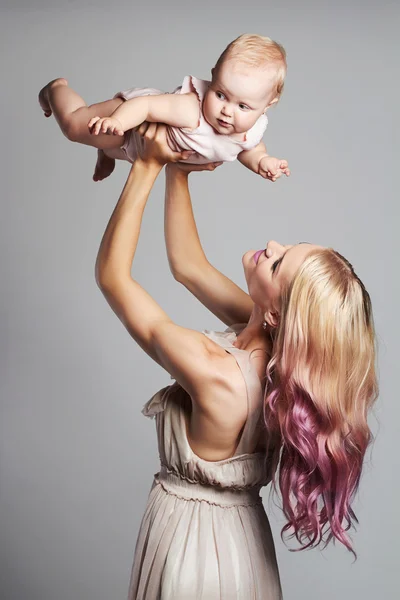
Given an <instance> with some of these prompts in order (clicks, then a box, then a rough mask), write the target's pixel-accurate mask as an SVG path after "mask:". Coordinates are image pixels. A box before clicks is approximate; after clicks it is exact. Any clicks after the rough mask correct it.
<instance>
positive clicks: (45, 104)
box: [39, 77, 68, 117]
mask: <svg viewBox="0 0 400 600" xmlns="http://www.w3.org/2000/svg"><path fill="white" fill-rule="evenodd" d="M57 85H68V81H67V80H66V79H63V78H62V77H59V78H58V79H53V81H50V82H49V83H48V84H47V85H45V86H44V88H42V89H41V90H40V92H39V104H40V106H41V107H42V110H43V112H44V116H45V117H51V108H50V104H49V97H48V93H49V90H50V89H51V88H52V87H55V86H57Z"/></svg>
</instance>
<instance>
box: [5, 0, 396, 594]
mask: <svg viewBox="0 0 400 600" xmlns="http://www.w3.org/2000/svg"><path fill="white" fill-rule="evenodd" d="M398 29H399V5H398V4H397V5H396V3H395V2H389V1H387V0H381V1H380V2H378V1H376V2H370V1H364V2H361V1H360V2H356V1H355V0H349V1H347V2H344V1H343V0H338V1H337V2H335V3H333V2H328V1H325V0H323V1H319V2H316V1H310V0H307V1H304V2H299V3H297V2H295V1H294V0H292V1H290V2H289V1H285V0H282V1H281V2H279V3H276V2H274V3H272V2H267V1H263V2H258V1H255V0H248V1H247V2H243V3H242V2H239V1H238V0H232V1H231V2H209V1H208V0H204V1H203V2H201V3H197V2H196V3H195V2H178V1H171V2H162V1H161V0H158V1H154V0H148V1H146V2H143V3H139V2H135V1H130V2H127V1H116V2H109V3H106V2H104V1H103V0H101V1H98V2H95V1H90V0H82V1H72V0H71V1H69V2H68V1H65V2H59V1H58V0H46V1H45V0H43V1H40V0H35V1H33V2H28V0H25V2H22V1H20V0H13V1H11V0H2V2H1V20H0V47H1V52H0V61H1V71H2V75H1V81H2V91H1V94H0V103H1V104H0V105H1V119H2V124H1V132H2V143H1V150H0V152H1V161H0V165H1V167H0V168H1V172H2V175H1V183H2V193H1V202H2V209H1V224H0V227H1V230H0V236H1V237H0V244H1V246H0V251H1V261H0V277H1V296H0V297H1V300H0V303H1V304H0V308H1V356H2V358H1V367H0V368H1V373H0V386H1V415H0V417H1V419H0V475H1V483H0V510H1V520H0V539H1V556H0V577H1V599H2V600H28V599H29V600H111V599H112V600H119V599H124V598H125V597H126V594H127V588H128V581H129V575H130V568H131V564H132V559H133V553H134V547H135V542H136V535H137V532H138V527H139V523H140V519H141V516H142V513H143V510H144V507H145V504H146V498H147V495H148V492H149V490H150V486H151V483H152V477H153V474H154V473H155V472H156V471H157V470H158V452H157V445H156V432H155V423H154V421H151V420H149V419H146V418H145V417H144V416H142V415H141V412H140V411H141V408H142V406H143V404H144V403H145V402H146V400H147V399H148V398H150V396H152V395H153V393H154V392H155V391H156V390H157V389H158V388H160V387H162V386H164V385H167V384H168V383H169V377H168V375H167V374H166V373H165V372H163V371H162V369H161V368H160V367H159V366H158V365H156V364H155V363H153V362H152V361H151V359H150V358H148V357H147V356H146V355H145V354H144V353H143V352H142V351H141V350H140V349H139V348H138V347H137V346H136V344H135V343H134V342H133V340H132V339H131V338H130V337H129V335H128V333H127V332H126V331H125V329H124V328H123V326H122V325H121V324H120V322H119V321H118V320H117V318H116V317H115V315H114V314H113V313H112V311H111V310H110V308H109V307H108V305H107V303H106V301H105V300H104V298H103V296H102V294H101V293H100V291H99V290H98V288H97V286H96V283H95V278H94V263H95V258H96V253H97V250H98V246H99V243H100V239H101V236H102V234H103V231H104V229H105V226H106V224H107V221H108V219H109V216H110V214H111V212H112V209H113V207H114V205H115V203H116V201H117V199H118V196H119V194H120V191H121V189H122V187H123V184H124V181H125V178H126V176H127V173H128V169H129V165H128V163H119V164H117V168H116V171H115V172H114V174H113V175H112V176H111V177H110V178H109V179H107V180H106V181H104V182H103V183H97V184H95V183H93V182H92V180H91V177H92V173H93V169H94V164H95V160H96V151H95V150H94V149H92V148H88V147H84V146H80V145H77V144H73V143H71V142H68V140H66V139H65V138H64V137H63V136H62V134H61V132H60V131H59V128H58V126H57V125H56V123H55V121H54V119H45V118H44V116H43V114H42V111H41V110H40V108H39V105H38V103H37V94H38V92H39V89H40V88H41V87H42V86H43V85H44V84H45V83H47V82H48V81H49V80H51V79H53V78H54V77H58V76H63V77H66V78H67V79H68V81H69V83H70V85H71V86H72V87H73V88H74V89H76V90H77V91H78V93H80V94H81V95H82V96H83V97H84V98H85V100H86V101H87V102H88V104H91V103H94V102H98V101H102V100H105V99H107V98H110V97H112V96H113V95H114V94H115V93H116V92H117V91H118V90H121V89H126V88H128V87H132V86H138V87H145V86H151V87H157V88H160V89H164V90H166V91H171V90H173V89H174V88H175V87H176V86H178V85H180V84H181V82H182V80H183V78H184V76H185V75H187V74H193V75H195V76H197V77H200V78H204V79H207V78H209V76H210V69H211V67H212V66H213V65H214V63H215V61H216V60H217V58H218V56H219V54H220V53H221V52H222V50H223V49H224V48H225V46H226V45H227V43H229V42H230V41H231V40H232V39H234V38H235V37H237V36H238V35H239V34H241V33H244V32H250V33H260V34H263V35H268V36H270V37H272V38H273V39H276V40H277V41H279V42H281V43H282V44H283V45H284V46H285V48H286V50H287V55H288V65H289V68H288V76H287V82H286V85H285V91H284V94H283V97H282V100H281V102H280V103H279V105H278V106H277V107H276V108H273V109H271V110H270V111H269V121H270V124H269V126H268V129H267V133H266V136H265V138H264V140H265V142H266V144H267V148H268V149H269V151H270V152H271V153H272V154H274V155H275V156H279V157H282V158H287V159H288V161H289V164H290V167H291V170H292V176H291V177H290V178H289V179H284V180H283V179H282V180H279V181H278V182H277V183H275V184H272V183H270V182H267V181H265V180H263V179H262V178H261V177H257V176H256V175H254V174H253V173H251V172H249V171H247V170H246V169H245V168H244V167H243V166H242V165H240V164H239V163H238V162H236V163H234V164H225V165H224V166H222V167H220V168H219V169H217V171H215V172H214V173H200V174H193V175H191V178H190V180H191V190H192V197H193V203H194V209H195V216H196V219H197V223H198V228H199V231H200V236H201V239H202V242H203V245H204V248H205V251H206V253H207V256H208V258H209V259H210V261H211V262H212V263H213V264H215V266H217V267H218V268H219V269H220V270H222V271H223V272H224V273H226V274H227V275H228V276H229V277H231V278H232V279H233V280H234V281H236V282H237V283H238V284H239V285H242V286H244V285H245V281H244V277H243V273H242V267H241V257H242V254H243V253H244V251H246V250H248V249H249V248H257V247H261V246H262V245H263V244H265V242H266V241H267V240H268V239H276V240H278V241H280V242H282V243H296V242H299V241H310V242H313V243H317V244H323V245H327V246H333V247H334V248H335V249H337V250H339V251H340V252H341V253H342V254H344V255H345V256H346V257H347V258H348V259H349V260H350V261H351V262H352V263H353V264H354V266H355V269H356V272H357V273H358V274H359V276H360V277H361V279H362V280H363V282H364V283H365V285H366V287H367V289H368V290H369V292H370V294H371V297H372V302H373V307H374V315H375V322H376V329H377V333H378V339H379V370H380V390H381V392H380V398H379V400H378V403H377V405H376V409H375V411H374V416H372V418H371V421H370V423H371V427H372V429H373V432H374V434H375V435H376V434H377V439H376V442H375V444H374V446H373V449H372V453H371V452H370V453H369V454H368V460H367V463H366V467H365V471H364V474H363V478H362V482H361V490H360V493H359V495H358V496H357V501H356V503H355V510H356V513H357V515H358V517H359V520H360V525H359V527H358V532H357V533H356V534H355V535H354V536H353V540H354V544H355V549H356V551H357V553H358V561H357V562H356V563H353V559H352V556H351V555H350V554H349V553H348V552H347V551H346V550H345V549H344V548H342V547H340V546H339V545H338V546H336V547H333V546H332V547H329V548H328V549H327V550H325V551H324V552H320V551H319V550H312V551H308V552H302V553H291V552H289V551H288V550H287V548H286V547H285V546H284V544H283V543H282V541H281V540H280V535H279V532H280V528H281V527H282V525H283V519H282V516H281V514H280V511H279V509H278V508H276V507H275V506H274V504H273V503H272V502H270V501H268V496H269V493H268V491H269V488H268V489H267V490H264V493H263V497H264V499H265V505H266V508H267V512H268V514H269V517H270V521H271V526H272V529H273V532H274V538H275V544H276V549H277V555H278V561H279V566H280V573H281V578H282V584H283V591H284V597H285V600H303V599H304V600H305V599H307V600H320V599H321V598H324V600H337V599H338V598H341V599H343V600H350V599H354V598H355V599H361V598H362V599H363V600H375V599H376V598H378V597H379V598H384V599H385V600H394V599H395V598H397V597H398V585H399V584H398V569H399V564H398V557H399V550H398V544H399V516H398V514H399V513H398V507H399V502H400V494H399V469H400V461H399V450H398V434H399V421H400V411H399V398H398V381H397V377H398V368H399V367H398V357H399V350H398V344H399V341H398V339H399V319H398V306H399V301H400V297H399V276H398V273H399V269H398V256H399V252H398V240H397V238H396V235H395V234H396V233H397V230H398V225H399V218H398V217H399V214H398V199H399V187H398V180H397V176H398V159H399V153H398V139H399V138H398V129H396V127H397V125H398V118H397V101H398V95H399V86H398V75H397V73H398V61H399V46H398V41H397V40H398ZM395 102H396V114H395ZM396 142H397V143H396ZM163 196H164V175H163V174H162V175H161V176H160V178H159V180H158V181H157V182H156V185H155V188H154V191H153V193H152V195H151V198H150V201H149V203H148V206H147V209H146V213H145V218H144V222H143V227H142V234H141V238H140V242H139V247H138V252H137V258H136V259H135V265H134V275H135V277H136V278H137V279H138V280H139V282H140V283H142V284H143V286H144V287H145V288H146V289H147V290H148V291H149V292H150V293H151V294H152V295H153V296H154V298H155V299H156V300H157V301H159V303H160V304H161V306H162V307H163V308H164V309H165V310H166V311H167V313H168V314H169V315H170V316H171V317H172V318H173V319H174V320H175V321H176V322H177V323H179V324H181V325H183V326H187V327H191V328H194V329H199V330H201V329H205V328H207V329H217V330H221V329H222V327H223V326H222V324H221V323H220V322H219V321H218V320H217V319H216V318H215V317H213V315H211V314H210V313H209V312H207V310H206V309H205V308H204V307H202V306H201V305H200V304H199V303H198V302H197V301H196V299H195V298H193V297H191V296H190V294H189V293H188V292H186V290H185V289H184V288H183V287H182V286H180V285H179V284H178V283H176V282H175V281H174V280H173V278H172V276H171V274H170V272H169V269H168V264H167V260H166V254H165V247H164V239H163ZM290 547H296V546H295V544H293V543H292V544H290ZM188 600H189V599H188Z"/></svg>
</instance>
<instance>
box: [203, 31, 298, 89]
mask: <svg viewBox="0 0 400 600" xmlns="http://www.w3.org/2000/svg"><path fill="white" fill-rule="evenodd" d="M227 60H236V61H238V62H240V63H243V64H245V65H248V66H249V67H253V68H263V67H264V68H265V67H267V66H270V65H271V64H274V65H275V66H276V95H277V98H280V96H281V95H282V91H283V85H284V81H285V76H286V70H287V63H286V51H285V49H284V47H283V46H281V44H278V42H274V40H271V38H269V37H264V36H262V35H257V34H253V33H244V34H243V35H240V36H239V37H238V38H236V39H235V40H233V42H231V43H230V44H228V46H227V47H226V48H225V50H224V51H223V53H222V54H221V56H220V57H219V59H218V60H217V62H216V65H215V67H214V76H215V75H216V74H217V73H218V70H219V69H220V67H221V65H222V64H223V63H224V62H225V61H227Z"/></svg>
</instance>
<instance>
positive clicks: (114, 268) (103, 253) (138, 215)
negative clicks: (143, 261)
mask: <svg viewBox="0 0 400 600" xmlns="http://www.w3.org/2000/svg"><path fill="white" fill-rule="evenodd" d="M151 127H153V125H152V126H151ZM156 130H157V133H156V134H155V140H156V142H157V141H158V138H157V136H161V134H162V133H163V135H164V137H163V148H164V147H167V145H166V142H165V127H158V128H156V126H155V125H154V129H153V131H156ZM156 150H157V146H156V148H155V149H154V147H153V149H152V152H153V154H151V155H150V157H149V158H147V159H146V158H145V159H144V160H142V159H137V160H136V161H135V163H134V165H133V167H132V169H131V171H130V173H129V176H128V179H127V182H126V184H125V187H124V189H123V191H122V194H121V196H120V198H119V200H118V203H117V205H116V207H115V209H114V211H113V214H112V216H111V218H110V221H109V223H108V225H107V228H106V231H105V233H104V236H103V239H102V241H101V244H100V248H99V252H98V256H97V261H96V281H97V283H98V285H99V287H100V289H101V290H102V292H103V294H104V295H105V297H106V299H107V301H108V302H109V304H110V306H111V308H112V309H113V310H114V312H115V313H116V314H117V316H118V317H119V319H120V320H121V321H122V323H123V324H124V325H125V327H126V328H127V330H128V331H129V333H130V334H131V336H132V337H133V338H134V339H135V340H136V341H137V343H138V344H139V345H140V346H141V347H142V348H143V350H145V352H147V353H148V354H149V355H150V356H151V357H152V358H153V359H154V360H155V361H156V362H158V363H159V364H160V365H162V366H163V367H164V368H165V369H166V370H167V371H168V372H169V373H171V375H173V377H175V379H176V380H177V381H179V383H181V385H182V386H183V387H184V388H185V389H186V390H187V391H188V393H189V394H191V395H193V396H194V397H196V395H198V394H199V390H200V388H201V389H204V382H205V381H206V380H207V382H210V373H211V374H212V373H214V375H212V377H213V378H214V382H215V380H216V379H215V378H216V377H218V375H217V374H218V372H219V370H218V368H217V369H215V368H212V367H211V364H212V365H213V366H214V365H215V364H216V363H215V361H217V363H218V360H219V359H221V360H222V359H224V358H225V356H226V353H224V352H223V351H221V352H220V350H221V349H220V348H219V347H218V346H216V345H215V344H213V343H210V340H209V339H208V338H206V336H204V335H202V334H200V333H198V332H196V331H191V330H189V329H185V328H183V327H179V326H178V325H175V323H173V322H172V321H171V319H170V318H169V317H168V315H166V313H165V312H164V311H163V310H162V308H161V307H160V306H159V305H158V304H157V303H156V302H155V301H154V300H153V298H152V297H151V296H150V295H149V294H148V293H147V292H146V291H145V290H144V289H143V288H142V287H141V286H140V285H139V283H138V282H137V281H135V280H134V279H133V278H132V276H131V267H132V261H133V259H134V256H135V252H136V246H137V243H138V238H139V233H140V226H141V221H142V216H143V211H144V208H145V206H146V202H147V199H148V196H149V194H150V191H151V189H152V187H153V184H154V181H155V180H156V178H157V176H158V174H159V172H160V170H161V168H162V166H163V163H162V162H160V160H159V159H157V160H156V159H155V158H154V152H155V151H156ZM145 153H146V150H145ZM169 154H170V157H169V158H170V160H182V159H183V158H185V156H186V153H172V152H171V151H169ZM164 162H165V161H164ZM206 397H207V395H204V398H206Z"/></svg>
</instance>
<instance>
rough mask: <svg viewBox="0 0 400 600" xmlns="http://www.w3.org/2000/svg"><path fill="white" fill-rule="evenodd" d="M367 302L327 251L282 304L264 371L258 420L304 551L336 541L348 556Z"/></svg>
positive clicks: (371, 342) (372, 385) (371, 382)
mask: <svg viewBox="0 0 400 600" xmlns="http://www.w3.org/2000/svg"><path fill="white" fill-rule="evenodd" d="M375 360H376V350H375V333H374V325H373V317H372V309H371V300H370V297H369V294H368V292H367V291H366V289H365V287H364V285H363V283H362V282H361V281H360V279H359V278H358V277H357V275H356V274H355V273H354V270H353V267H352V265H351V264H350V263H349V262H348V261H347V260H346V259H345V258H344V257H343V256H341V255H340V254H339V253H338V252H336V251H334V250H332V249H331V248H325V249H323V250H316V251H314V252H313V253H311V254H310V255H309V256H308V257H307V259H306V260H305V261H304V263H303V264H302V266H301V268H300V269H299V271H298V272H297V274H296V275H295V277H294V279H293V281H292V282H291V284H290V286H289V287H288V289H286V291H285V293H284V294H283V297H282V305H281V316H280V322H279V325H278V327H277V330H276V332H275V336H274V344H273V353H272V358H271V360H270V362H269V363H268V367H267V387H266V394H265V404H264V419H265V423H266V426H267V430H268V432H269V436H270V439H278V440H279V442H278V444H277V445H276V446H275V448H274V449H273V452H272V471H273V482H274V489H275V490H276V488H277V482H279V488H280V491H281V496H282V509H283V512H284V515H285V517H286V518H287V523H286V525H285V526H284V527H283V529H282V532H281V535H282V537H283V535H284V533H288V532H291V535H290V537H296V539H297V541H298V542H299V543H300V545H301V547H300V548H298V549H297V550H304V549H306V548H310V547H315V546H318V545H319V544H320V543H321V542H324V547H326V545H327V544H328V543H329V542H330V541H331V540H332V539H337V540H338V541H339V542H341V543H342V544H344V546H345V547H346V548H347V549H348V550H349V551H351V552H353V554H354V556H355V557H356V554H355V552H354V550H353V548H352V544H351V540H350V538H349V536H348V535H347V533H346V532H347V531H348V530H349V529H350V528H351V527H352V526H354V522H356V523H358V520H357V517H356V515H355V513H354V511H353V509H352V508H351V503H352V500H353V498H354V495H355V492H356V491H357V489H358V485H359V482H360V476H361V471H362V465H363V460H364V456H365V453H366V450H367V447H368V445H369V443H370V442H371V440H372V435H371V431H370V429H369V427H368V423H367V415H368V411H369V409H370V407H371V405H372V404H373V402H374V401H375V400H376V397H377V395H378V386H377V379H376V372H375Z"/></svg>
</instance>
